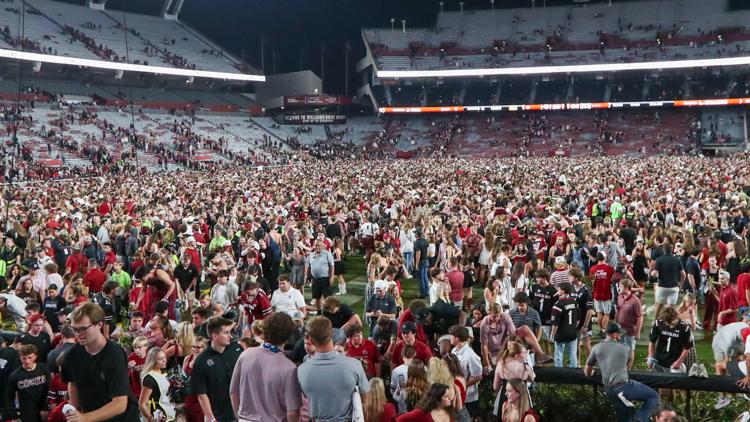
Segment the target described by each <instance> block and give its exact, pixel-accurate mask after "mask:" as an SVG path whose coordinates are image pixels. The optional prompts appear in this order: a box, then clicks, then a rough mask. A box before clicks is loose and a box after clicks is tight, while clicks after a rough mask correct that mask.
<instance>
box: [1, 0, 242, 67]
mask: <svg viewBox="0 0 750 422" xmlns="http://www.w3.org/2000/svg"><path fill="white" fill-rule="evenodd" d="M22 2H23V3H22ZM3 5H4V7H8V8H9V9H10V10H13V11H14V12H11V11H9V10H3V11H0V29H4V28H6V27H7V28H8V30H9V31H10V35H11V37H12V38H13V39H19V38H20V37H21V32H22V30H23V38H24V39H28V40H33V41H36V42H38V43H39V45H40V49H41V51H37V52H44V53H50V54H55V55H60V56H69V57H76V58H84V59H107V60H113V61H122V62H124V61H126V58H129V61H130V62H131V63H136V64H150V65H158V66H167V67H181V68H191V69H199V70H211V71H219V72H230V73H239V70H238V69H248V68H247V66H246V65H245V64H242V63H241V62H240V61H239V60H238V59H237V58H234V57H231V56H230V55H229V54H228V53H227V52H225V51H224V50H222V49H221V48H220V47H218V46H216V45H215V44H213V43H212V42H211V41H210V40H208V39H207V38H205V37H204V36H202V35H200V34H198V33H197V32H196V31H195V30H193V29H191V28H189V27H188V26H186V25H185V24H183V23H181V22H178V21H169V20H165V19H162V18H161V17H157V16H147V15H140V14H135V13H125V14H123V13H122V12H119V11H104V12H103V11H97V10H93V9H90V8H88V7H85V6H80V5H74V4H71V3H62V2H57V1H52V0H14V1H13V2H5V3H3ZM24 10H25V15H24V20H23V22H24V24H23V27H20V25H19V14H20V13H22V12H23V11H24ZM123 22H125V23H126V24H127V26H126V27H125V25H124V24H123ZM124 27H125V28H127V32H128V33H127V36H128V40H127V45H128V48H127V49H126V40H125V38H126V37H125V34H124V32H123V28H124ZM87 40H90V41H91V42H90V43H87ZM0 47H2V48H14V46H12V45H9V44H8V43H7V42H5V41H4V40H2V39H0ZM104 51H107V52H108V53H106V54H105V53H103V52H104Z"/></svg>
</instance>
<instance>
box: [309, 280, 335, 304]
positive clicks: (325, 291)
mask: <svg viewBox="0 0 750 422" xmlns="http://www.w3.org/2000/svg"><path fill="white" fill-rule="evenodd" d="M330 295H331V280H330V279H329V278H328V277H320V278H313V282H312V298H313V299H320V298H321V297H328V296H330Z"/></svg>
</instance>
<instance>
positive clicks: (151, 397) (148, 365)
mask: <svg viewBox="0 0 750 422" xmlns="http://www.w3.org/2000/svg"><path fill="white" fill-rule="evenodd" d="M166 368H167V354H166V353H164V351H163V350H162V349H161V348H159V347H152V348H151V350H149V351H148V355H146V361H145V363H144V364H143V368H142V369H141V385H142V387H141V394H140V396H139V397H138V409H139V410H140V411H141V420H142V421H144V422H152V421H153V422H157V421H158V422H162V421H167V422H169V421H173V420H175V406H174V403H172V400H171V398H170V397H169V395H168V394H167V392H168V391H169V380H168V379H167V376H166V374H165V373H164V371H165V369H166Z"/></svg>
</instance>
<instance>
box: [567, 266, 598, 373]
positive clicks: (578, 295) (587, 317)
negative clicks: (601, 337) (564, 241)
mask: <svg viewBox="0 0 750 422" xmlns="http://www.w3.org/2000/svg"><path fill="white" fill-rule="evenodd" d="M570 278H572V279H573V291H572V292H571V293H570V297H572V298H573V299H575V301H576V304H577V305H578V315H579V316H580V319H579V321H578V349H579V354H578V356H582V357H583V358H584V359H585V358H586V357H587V356H588V355H589V354H590V353H591V317H593V316H594V299H593V298H592V296H591V291H590V290H589V288H588V287H587V286H586V285H585V284H583V271H581V270H580V269H579V268H572V269H571V270H570ZM581 347H583V348H585V349H586V353H585V354H583V353H580V349H581Z"/></svg>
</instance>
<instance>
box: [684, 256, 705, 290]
mask: <svg viewBox="0 0 750 422" xmlns="http://www.w3.org/2000/svg"><path fill="white" fill-rule="evenodd" d="M685 273H686V276H688V275H690V274H692V275H693V279H694V280H695V288H696V289H698V288H700V287H701V284H702V281H703V275H702V273H701V263H700V262H699V261H698V260H697V259H695V258H693V257H692V256H691V257H688V259H687V264H685ZM685 286H690V282H689V281H688V280H687V278H686V279H685Z"/></svg>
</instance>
